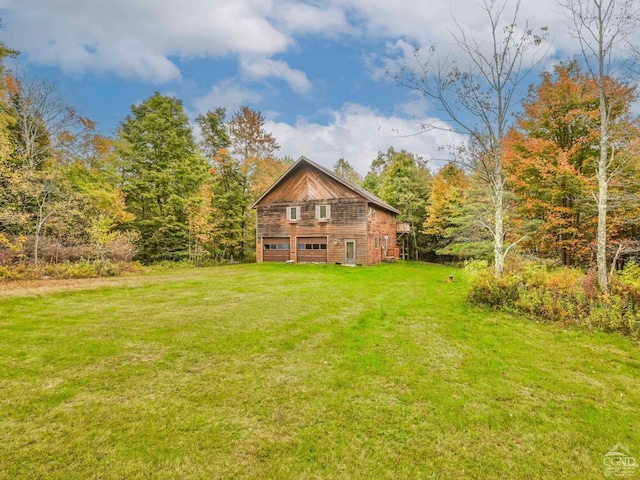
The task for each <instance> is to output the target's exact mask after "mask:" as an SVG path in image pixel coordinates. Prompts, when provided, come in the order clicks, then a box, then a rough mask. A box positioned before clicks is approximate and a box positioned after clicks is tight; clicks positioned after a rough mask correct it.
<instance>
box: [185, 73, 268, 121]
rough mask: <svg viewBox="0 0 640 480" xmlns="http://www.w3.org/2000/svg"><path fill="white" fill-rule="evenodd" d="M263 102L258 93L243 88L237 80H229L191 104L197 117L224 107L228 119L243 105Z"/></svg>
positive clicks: (214, 87) (215, 86) (217, 85)
mask: <svg viewBox="0 0 640 480" xmlns="http://www.w3.org/2000/svg"><path fill="white" fill-rule="evenodd" d="M261 100H262V97H261V96H260V95H259V94H258V93H256V92H254V91H252V90H248V89H245V88H243V87H242V86H241V85H240V84H239V83H238V82H237V81H236V80H233V79H229V80H225V81H223V82H220V83H218V84H216V85H214V86H212V87H211V90H209V92H208V93H207V94H206V95H204V96H202V97H200V98H197V99H195V100H193V101H192V102H191V104H192V105H193V108H194V109H195V115H197V114H199V113H204V112H206V111H207V110H215V109H216V108H218V107H224V108H225V109H226V111H227V117H230V116H231V115H233V112H235V111H236V110H238V108H239V107H241V106H242V105H246V104H250V103H254V104H255V103H259V102H260V101H261ZM190 111H191V109H190ZM195 115H191V116H195Z"/></svg>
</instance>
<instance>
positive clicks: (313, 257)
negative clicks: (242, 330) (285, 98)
mask: <svg viewBox="0 0 640 480" xmlns="http://www.w3.org/2000/svg"><path fill="white" fill-rule="evenodd" d="M252 208H255V209H256V212H257V215H256V216H257V220H256V221H257V228H256V237H257V238H256V258H257V260H258V262H301V263H302V262H316V263H340V264H346V265H373V264H375V263H379V262H382V261H389V260H395V259H396V258H397V257H398V254H399V252H398V248H397V246H396V236H397V229H398V227H397V226H396V215H398V214H399V213H400V212H399V211H398V210H396V209H395V208H393V207H392V206H391V205H389V204H387V203H385V202H384V201H382V200H381V199H379V198H378V197H376V196H375V195H373V194H372V193H370V192H367V191H366V190H364V189H363V188H362V187H359V186H358V185H354V184H353V183H351V182H349V181H347V180H345V179H344V178H341V177H339V176H338V175H336V174H335V173H333V172H332V171H330V170H327V169H326V168H324V167H322V166H320V165H318V164H316V163H314V162H312V161H311V160H309V159H308V158H305V157H300V159H299V160H298V161H297V162H296V163H295V164H293V165H292V166H291V168H289V170H287V171H286V172H285V173H284V174H283V175H282V176H281V177H280V178H279V179H278V180H277V181H276V182H275V183H274V184H273V185H272V186H271V187H270V188H269V189H268V190H267V191H266V192H265V193H264V194H263V195H262V196H261V197H260V198H259V199H258V200H257V201H256V202H255V203H254V204H253V205H252ZM400 230H401V231H404V230H405V227H404V226H401V227H400Z"/></svg>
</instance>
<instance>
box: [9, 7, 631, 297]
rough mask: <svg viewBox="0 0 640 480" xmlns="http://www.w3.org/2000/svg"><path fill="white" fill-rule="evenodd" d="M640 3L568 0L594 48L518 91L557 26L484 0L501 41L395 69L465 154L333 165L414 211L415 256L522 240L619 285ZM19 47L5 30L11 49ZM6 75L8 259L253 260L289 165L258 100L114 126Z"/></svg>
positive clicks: (155, 111)
mask: <svg viewBox="0 0 640 480" xmlns="http://www.w3.org/2000/svg"><path fill="white" fill-rule="evenodd" d="M611 5H613V7H611V9H610V10H607V8H608V7H609V6H611ZM634 5H635V4H634V3H633V2H620V3H619V4H617V6H616V2H593V1H591V0H583V1H578V0H575V1H573V0H572V1H567V2H565V3H563V4H562V5H561V6H562V7H563V8H564V9H565V11H566V12H567V18H569V19H570V20H571V21H573V32H574V34H575V35H576V37H577V38H578V39H579V40H580V42H581V45H582V46H583V48H582V52H583V56H582V57H578V58H576V59H568V60H565V61H558V62H556V64H555V67H553V69H552V70H548V71H546V72H544V73H543V74H542V75H541V77H540V78H539V79H538V80H537V81H535V80H534V83H533V84H532V85H531V86H530V87H529V90H528V94H527V95H525V97H524V98H523V99H522V101H520V98H519V96H518V94H519V89H521V88H523V82H524V79H525V78H530V77H527V74H529V73H531V72H532V71H533V70H534V69H536V68H537V67H539V66H540V62H541V61H542V59H545V58H547V57H546V52H544V51H542V52H541V49H543V48H544V45H545V42H546V41H547V39H548V36H547V34H546V32H545V31H544V29H543V30H542V31H540V32H538V33H536V32H534V31H533V29H531V28H530V27H529V26H528V24H527V22H526V21H525V22H524V24H521V25H518V23H517V21H518V19H517V13H518V9H517V8H516V9H515V13H514V16H513V17H512V18H509V19H507V20H508V21H507V22H506V25H507V26H506V27H504V24H505V22H504V18H503V16H504V15H505V7H506V3H504V4H499V3H496V2H488V1H487V2H484V3H482V4H481V6H482V7H483V9H484V11H485V14H486V16H487V20H488V24H489V25H490V26H491V28H492V33H493V35H492V38H493V41H492V43H491V42H489V44H488V45H483V44H481V43H480V42H478V41H477V39H473V38H470V37H469V36H468V34H467V32H466V31H465V30H464V29H463V28H462V27H460V31H459V32H458V33H457V34H455V33H454V38H455V41H456V44H457V46H458V47H459V48H460V49H461V51H462V52H463V53H464V54H465V55H466V56H467V57H468V59H469V60H470V65H471V67H469V69H468V70H465V69H463V68H462V67H461V66H460V63H456V64H447V63H446V62H443V61H442V59H440V58H439V57H438V51H437V49H435V48H434V49H431V50H430V51H429V52H428V54H427V56H426V58H425V57H422V56H421V53H420V51H416V56H415V61H416V63H415V64H414V65H407V66H406V67H405V68H403V69H402V70H401V71H399V72H396V73H392V76H393V78H394V79H395V80H396V81H397V82H398V83H399V84H400V85H402V86H404V87H406V88H410V89H411V90H414V91H416V92H417V93H419V94H421V95H423V96H426V97H428V98H429V99H431V100H432V101H434V102H436V103H438V104H439V105H440V106H441V109H442V110H443V111H444V112H445V114H446V115H447V116H448V119H449V120H450V122H451V125H453V127H447V128H450V129H454V130H456V131H458V132H461V133H464V134H466V135H467V138H468V141H467V142H466V143H465V144H464V145H455V146H451V147H452V151H453V161H452V162H450V163H448V164H447V165H444V166H442V167H441V168H438V169H436V168H433V165H430V164H429V163H428V159H424V158H423V157H421V156H420V155H417V154H415V153H412V152H408V151H405V150H402V151H397V150H395V149H394V148H393V147H390V148H389V149H388V150H387V151H386V152H380V153H379V154H378V156H377V157H376V158H375V159H372V163H371V165H370V168H369V171H368V172H367V174H366V175H365V176H364V177H361V176H360V175H359V174H358V172H357V171H356V170H355V169H354V168H353V166H352V165H351V164H350V163H349V162H348V160H345V159H339V160H338V161H337V162H336V163H335V164H334V165H333V168H334V171H335V172H336V173H337V174H338V175H341V176H343V177H345V178H346V179H348V180H350V181H352V182H355V183H358V184H360V185H362V186H363V187H364V188H366V189H368V190H369V191H371V192H372V193H374V194H376V195H378V196H379V197H380V198H382V199H383V200H385V201H386V202H388V203H389V204H391V205H392V206H394V207H396V208H398V209H399V210H400V211H401V215H400V216H399V218H398V220H399V221H401V222H406V223H409V224H410V225H411V233H410V234H409V235H408V238H407V239H406V244H405V246H406V249H407V252H408V256H409V258H411V259H417V260H459V259H466V258H478V257H486V258H491V259H492V260H493V262H494V265H495V274H496V276H500V275H501V273H502V270H503V268H504V263H505V259H506V257H507V255H508V254H509V253H510V252H514V251H518V252H520V253H522V254H525V255H528V256H531V257H535V258H547V259H553V260H555V261H557V262H559V263H561V264H562V265H568V266H572V265H575V266H579V267H585V268H588V267H591V266H595V267H596V268H597V271H598V280H599V283H600V286H601V288H602V289H603V290H606V288H607V274H608V273H609V272H608V270H610V269H615V268H616V266H617V265H618V263H619V262H620V260H622V259H624V257H625V256H628V255H630V254H634V253H636V252H638V251H640V245H639V242H638V240H637V239H638V233H639V231H638V228H639V227H638V219H639V214H640V212H639V211H638V210H639V208H640V207H639V205H640V202H638V199H639V197H638V194H639V191H638V190H639V188H640V187H638V185H640V181H639V180H640V178H639V177H638V175H639V172H638V147H639V145H638V144H639V140H638V139H639V133H640V132H639V128H640V124H639V122H638V117H637V115H635V114H634V111H633V109H632V106H633V105H634V102H636V101H637V89H636V85H635V83H634V82H633V81H632V80H633V77H632V76H627V77H624V76H621V75H616V74H615V72H614V71H613V70H611V69H608V68H610V67H611V65H612V62H611V59H612V58H614V57H615V55H617V54H619V53H618V51H617V50H615V47H616V45H618V44H617V43H616V42H613V40H611V41H609V40H610V39H609V40H608V37H607V35H609V36H613V37H615V38H616V39H617V40H620V39H626V38H627V37H628V35H629V34H630V32H631V31H633V28H632V27H634V26H635V25H636V24H637V18H638V17H637V15H634V12H632V9H633V8H634ZM582 7H584V8H582ZM587 7H588V8H587ZM636 13H637V12H636ZM616 19H617V20H616ZM614 20H616V22H617V23H615V22H614ZM607 22H608V23H607ZM606 25H609V27H607V28H609V30H607V29H606V28H605V29H604V30H603V29H602V28H600V27H604V26H606ZM598 35H600V36H598ZM487 51H489V52H490V53H491V54H490V55H487ZM16 55H18V52H16V51H15V50H12V49H10V48H8V47H7V46H5V45H4V44H1V45H0V57H1V58H2V59H4V58H6V57H12V56H16ZM436 60H437V61H436ZM525 61H526V62H527V63H526V64H525ZM0 80H1V81H0V264H5V265H6V264H11V263H20V262H22V263H32V264H34V265H38V264H40V263H42V262H44V263H49V262H62V261H68V260H70V261H73V260H77V259H91V260H113V261H120V260H123V261H128V260H132V259H137V260H140V261H142V262H144V263H153V262H158V261H163V260H170V261H177V260H190V261H192V262H194V263H196V264H202V263H206V262H208V261H211V260H213V261H218V262H219V261H229V262H236V261H252V260H253V259H254V255H255V212H254V211H252V210H251V209H250V205H251V204H252V202H253V201H255V199H257V198H258V196H259V195H260V194H261V193H262V192H263V191H264V190H265V189H266V188H267V187H268V186H269V185H270V184H271V183H272V182H273V181H275V179H277V178H278V177H279V176H280V175H281V174H282V173H283V172H284V171H285V170H286V169H287V168H288V167H289V166H290V165H291V164H292V159H290V158H282V157H279V156H278V150H279V148H280V147H279V145H278V143H277V140H276V139H275V138H274V137H273V135H272V134H270V133H269V132H267V131H266V129H265V119H264V117H263V116H262V114H261V113H260V112H259V111H255V110H252V109H250V108H249V107H246V106H243V107H241V108H240V109H238V110H237V111H236V112H233V114H232V115H231V117H230V118H227V116H226V114H227V112H225V110H224V109H222V108H218V109H216V110H213V111H208V112H205V113H203V114H200V115H199V116H198V117H197V118H196V119H195V123H194V124H192V123H191V122H190V120H189V118H188V117H187V115H186V114H185V112H184V110H183V107H182V103H181V102H180V100H178V99H176V98H171V97H167V96H163V95H160V94H159V93H155V94H154V95H152V96H151V97H150V98H148V99H147V100H145V101H144V102H142V103H140V104H138V105H134V106H132V107H131V112H130V113H129V115H127V117H126V118H125V119H123V120H122V121H121V122H120V125H119V127H118V129H117V132H116V135H115V136H114V137H112V138H111V137H106V136H104V135H101V134H99V133H97V130H96V124H95V123H94V122H93V121H91V120H90V119H88V118H86V117H83V116H81V115H80V114H79V113H78V112H77V111H76V110H75V109H74V108H73V107H71V106H70V105H68V104H67V103H66V101H65V100H64V98H63V97H62V96H61V95H60V93H59V92H58V90H57V88H56V86H55V85H53V84H51V83H49V82H47V81H46V80H41V79H37V78H33V77H29V76H27V75H24V74H21V73H20V72H16V71H5V70H4V69H2V71H0ZM424 128H425V129H431V128H442V126H441V125H436V124H434V125H424ZM194 129H196V130H197V131H198V132H199V135H198V136H197V138H198V139H199V140H196V136H194ZM373 134H375V133H374V132H372V135H373ZM430 167H431V168H430ZM603 271H604V276H603V275H602V272H603Z"/></svg>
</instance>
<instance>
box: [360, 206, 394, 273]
mask: <svg viewBox="0 0 640 480" xmlns="http://www.w3.org/2000/svg"><path fill="white" fill-rule="evenodd" d="M373 208H374V210H375V218H373V216H372V215H371V205H369V209H368V212H367V213H368V215H367V225H368V235H367V242H368V255H367V263H368V264H369V265H373V264H376V263H380V262H381V261H383V260H384V257H385V256H387V257H394V258H398V249H397V248H396V216H395V214H393V213H391V212H387V211H386V210H381V209H378V208H376V207H375V206H373ZM385 235H388V236H389V246H388V249H387V251H386V252H385V251H384V248H383V247H384V236H385ZM376 237H378V238H379V239H380V240H379V246H378V248H377V249H376V248H375V238H376Z"/></svg>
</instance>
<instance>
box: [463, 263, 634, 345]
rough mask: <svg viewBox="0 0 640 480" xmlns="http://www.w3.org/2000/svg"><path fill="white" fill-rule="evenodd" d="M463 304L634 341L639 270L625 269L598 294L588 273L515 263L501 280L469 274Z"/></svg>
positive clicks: (486, 272)
mask: <svg viewBox="0 0 640 480" xmlns="http://www.w3.org/2000/svg"><path fill="white" fill-rule="evenodd" d="M468 270H469V271H470V277H469V278H470V283H471V287H470V289H469V296H468V298H469V301H470V302H472V303H475V304H482V305H488V306H490V307H492V308H494V309H511V310H515V311H518V312H522V313H525V314H527V315H529V316H531V317H534V318H538V319H541V320H544V321H548V322H561V323H566V324H578V325H583V326H584V327H586V328H590V329H595V330H601V331H605V332H619V333H622V334H624V335H627V336H629V337H631V338H633V339H635V340H640V267H638V266H637V265H635V264H630V265H628V266H627V267H625V270H623V271H622V272H621V274H620V275H618V276H617V277H615V278H613V279H612V280H611V292H610V293H609V294H608V295H603V294H601V293H600V291H599V289H598V286H597V282H596V281H595V279H594V277H593V274H592V273H587V274H585V273H584V272H581V271H580V270H576V269H572V268H567V267H560V268H554V267H553V266H550V265H546V264H536V263H531V262H521V263H520V264H518V265H517V266H516V267H513V268H511V269H510V270H509V271H508V272H507V273H505V274H504V275H503V277H501V278H495V277H494V276H493V275H492V274H491V272H490V271H489V270H488V269H487V268H485V269H484V270H481V269H480V268H474V267H472V268H470V269H468Z"/></svg>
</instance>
